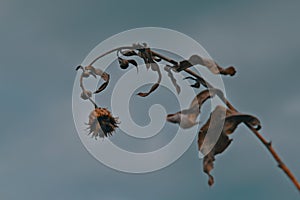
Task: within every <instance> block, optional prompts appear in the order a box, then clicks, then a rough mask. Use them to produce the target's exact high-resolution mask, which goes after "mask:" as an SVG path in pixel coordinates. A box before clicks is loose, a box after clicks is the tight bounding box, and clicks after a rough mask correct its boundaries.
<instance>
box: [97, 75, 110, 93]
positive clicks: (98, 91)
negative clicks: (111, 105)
mask: <svg viewBox="0 0 300 200" xmlns="http://www.w3.org/2000/svg"><path fill="white" fill-rule="evenodd" d="M101 77H102V79H103V80H105V82H104V83H103V84H102V85H101V86H100V87H99V88H98V89H97V90H96V91H95V92H94V94H97V93H100V92H102V91H103V90H104V89H105V88H106V87H107V86H108V84H109V74H107V73H105V75H104V74H102V76H101Z"/></svg>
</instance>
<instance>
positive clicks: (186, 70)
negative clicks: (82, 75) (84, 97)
mask: <svg viewBox="0 0 300 200" xmlns="http://www.w3.org/2000/svg"><path fill="white" fill-rule="evenodd" d="M123 49H139V48H137V46H127V47H126V46H125V47H118V48H115V49H112V50H110V51H108V52H106V53H104V54H102V55H100V56H98V57H96V58H95V59H94V60H93V61H92V62H91V63H90V65H92V64H94V63H95V62H96V61H97V60H99V59H100V58H102V57H104V56H106V55H108V54H110V53H112V52H114V51H120V50H123ZM151 54H152V55H153V56H155V57H159V58H160V59H162V60H164V61H166V62H168V63H170V64H172V65H173V66H175V67H176V66H178V62H177V61H175V60H172V59H170V58H168V57H165V56H163V55H161V54H159V53H157V52H154V51H152V50H151ZM184 71H185V72H186V73H188V74H190V75H192V76H193V77H195V78H196V79H197V80H198V81H199V82H200V83H201V84H202V85H203V86H205V87H206V88H208V89H214V87H213V85H211V84H210V83H209V82H207V81H206V80H205V79H204V78H203V77H201V76H200V75H199V74H197V73H196V72H194V71H192V70H190V69H188V68H187V69H184ZM82 86H83V85H82ZM217 95H218V96H219V98H220V99H221V100H222V101H223V102H224V103H225V104H226V106H227V107H228V108H229V109H230V110H232V111H235V112H238V111H237V109H235V108H234V107H233V105H232V104H231V103H230V102H229V101H228V100H227V99H226V98H225V97H224V96H221V94H219V93H217ZM89 100H90V101H91V102H92V103H93V104H94V105H95V106H96V104H95V102H93V101H92V100H91V99H90V98H89ZM245 125H246V126H247V127H248V128H249V129H250V130H251V131H252V132H253V133H254V135H255V136H256V137H257V138H258V139H259V140H260V141H261V142H262V143H263V144H264V146H265V147H266V148H267V149H268V151H269V152H270V153H271V155H272V156H273V158H274V159H275V160H276V162H277V163H278V167H279V168H280V169H282V170H283V171H284V173H285V174H286V175H287V176H288V178H289V179H290V180H291V181H292V182H293V184H294V185H295V186H296V188H297V189H298V191H300V184H299V182H298V181H297V179H296V178H295V176H294V175H293V174H292V172H291V171H290V169H289V168H288V167H287V166H286V165H285V164H284V163H283V162H282V160H281V158H280V157H279V155H278V154H277V153H276V151H275V150H274V148H273V146H272V144H271V142H268V141H267V140H266V139H265V138H264V137H263V136H262V135H261V134H260V133H259V132H258V131H257V130H256V129H255V128H254V127H252V126H251V125H250V124H249V123H245Z"/></svg>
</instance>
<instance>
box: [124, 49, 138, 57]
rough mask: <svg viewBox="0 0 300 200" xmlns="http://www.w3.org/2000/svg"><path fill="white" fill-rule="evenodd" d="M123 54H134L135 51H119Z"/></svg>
mask: <svg viewBox="0 0 300 200" xmlns="http://www.w3.org/2000/svg"><path fill="white" fill-rule="evenodd" d="M120 52H121V54H122V55H123V56H136V55H137V53H136V52H135V51H133V50H127V51H120Z"/></svg>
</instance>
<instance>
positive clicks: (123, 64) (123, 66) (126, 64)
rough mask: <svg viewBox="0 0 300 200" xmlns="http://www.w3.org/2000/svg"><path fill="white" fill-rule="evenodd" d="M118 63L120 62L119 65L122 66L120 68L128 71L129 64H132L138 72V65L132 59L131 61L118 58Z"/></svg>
mask: <svg viewBox="0 0 300 200" xmlns="http://www.w3.org/2000/svg"><path fill="white" fill-rule="evenodd" d="M118 61H119V64H120V67H121V69H127V68H128V67H129V64H132V65H134V66H135V67H136V69H137V70H138V64H137V62H136V61H135V60H133V59H130V60H126V59H123V58H121V57H118Z"/></svg>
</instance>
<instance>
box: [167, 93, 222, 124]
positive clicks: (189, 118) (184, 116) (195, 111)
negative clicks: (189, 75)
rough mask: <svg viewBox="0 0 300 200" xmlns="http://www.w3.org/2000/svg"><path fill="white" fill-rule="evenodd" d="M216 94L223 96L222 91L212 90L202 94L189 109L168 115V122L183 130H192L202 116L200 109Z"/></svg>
mask: <svg viewBox="0 0 300 200" xmlns="http://www.w3.org/2000/svg"><path fill="white" fill-rule="evenodd" d="M216 94H218V95H220V96H223V93H222V91H221V90H218V89H210V90H204V91H202V92H200V93H199V94H198V95H197V96H196V97H195V98H194V99H193V101H192V102H191V104H190V107H189V108H188V109H185V110H182V111H179V112H177V113H174V114H168V115H167V118H166V119H167V121H168V122H171V123H175V124H179V126H180V127H181V128H184V129H185V128H190V127H192V126H194V125H196V124H198V123H199V122H197V121H196V120H197V117H198V116H199V114H200V109H201V107H202V105H203V104H204V102H205V101H206V100H208V99H209V98H213V97H214V96H215V95H216Z"/></svg>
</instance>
